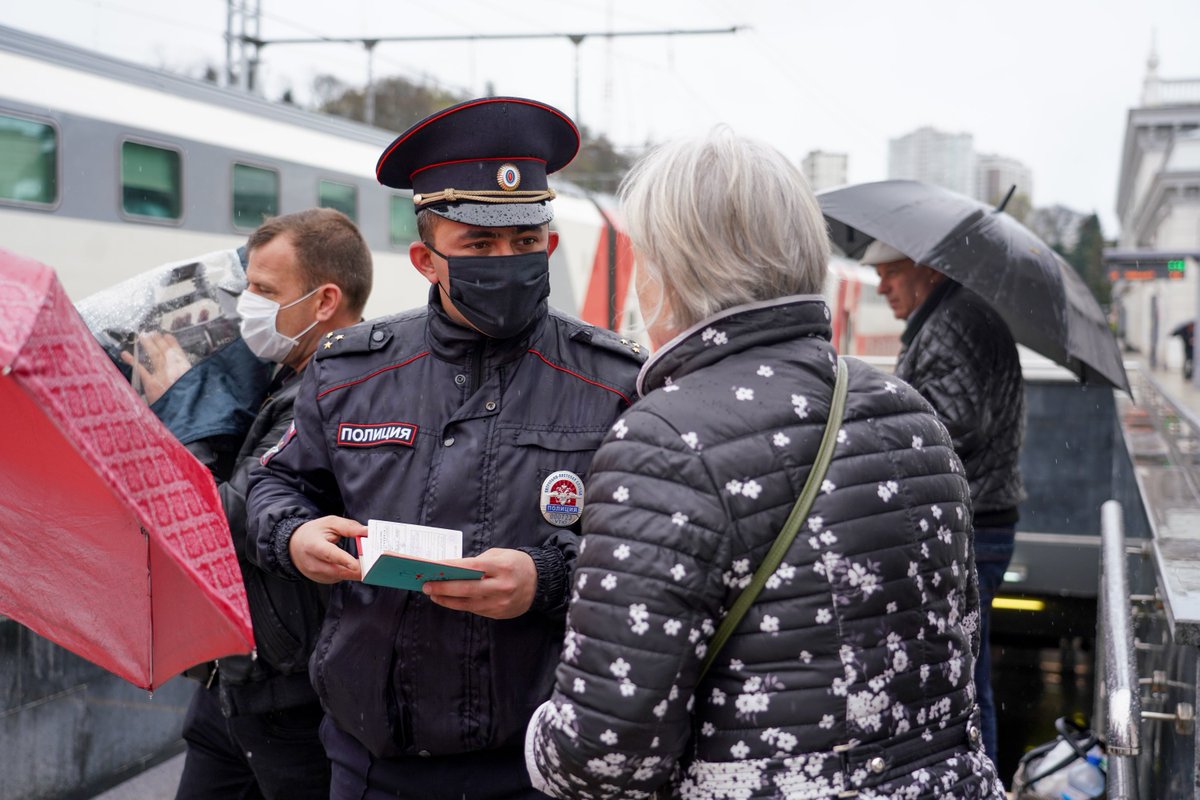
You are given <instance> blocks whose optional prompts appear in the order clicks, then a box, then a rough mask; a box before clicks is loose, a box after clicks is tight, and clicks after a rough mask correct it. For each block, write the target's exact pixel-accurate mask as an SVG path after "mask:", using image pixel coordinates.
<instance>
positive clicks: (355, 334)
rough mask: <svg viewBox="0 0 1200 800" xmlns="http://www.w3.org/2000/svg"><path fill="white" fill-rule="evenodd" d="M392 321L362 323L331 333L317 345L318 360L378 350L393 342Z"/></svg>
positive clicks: (316, 356)
mask: <svg viewBox="0 0 1200 800" xmlns="http://www.w3.org/2000/svg"><path fill="white" fill-rule="evenodd" d="M390 322H391V320H390V319H383V320H371V321H369V322H360V323H358V324H357V325H354V326H351V327H349V328H342V329H341V330H336V331H330V332H329V333H327V334H325V336H324V337H323V338H322V339H321V341H320V342H319V343H318V344H317V352H316V355H315V356H314V357H315V358H317V359H325V358H331V357H333V356H343V355H347V354H349V353H367V352H370V351H371V350H378V349H380V348H381V347H383V346H384V345H386V344H387V343H388V342H390V341H391V340H392V328H391V325H390V324H389V323H390Z"/></svg>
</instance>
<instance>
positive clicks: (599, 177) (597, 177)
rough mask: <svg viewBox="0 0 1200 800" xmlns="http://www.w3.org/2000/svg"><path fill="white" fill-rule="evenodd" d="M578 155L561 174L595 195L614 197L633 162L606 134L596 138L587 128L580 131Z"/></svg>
mask: <svg viewBox="0 0 1200 800" xmlns="http://www.w3.org/2000/svg"><path fill="white" fill-rule="evenodd" d="M579 134H580V138H581V140H582V141H581V144H580V146H579V155H577V156H575V160H574V161H572V162H571V164H570V165H569V166H568V167H567V168H566V169H564V170H563V171H562V176H563V177H564V178H565V179H567V180H569V181H571V182H572V183H574V184H576V185H577V186H582V187H583V188H585V189H589V190H591V191H593V192H604V193H607V194H613V193H615V192H616V191H617V186H618V185H620V183H621V179H622V178H624V177H625V173H626V172H628V171H629V168H630V167H631V166H633V159H632V158H630V157H629V156H627V155H623V154H621V153H619V152H618V151H617V149H616V147H615V146H614V145H613V143H612V142H610V141H609V140H608V137H607V136H605V135H604V134H603V133H601V134H599V135H598V136H596V135H593V134H592V132H591V131H590V130H588V129H587V128H586V127H585V128H582V129H581V130H580V132H579Z"/></svg>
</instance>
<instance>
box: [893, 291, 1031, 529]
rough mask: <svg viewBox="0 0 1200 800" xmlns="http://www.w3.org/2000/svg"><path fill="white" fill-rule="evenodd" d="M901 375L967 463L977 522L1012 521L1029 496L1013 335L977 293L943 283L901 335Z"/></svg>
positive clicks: (984, 524) (1022, 392)
mask: <svg viewBox="0 0 1200 800" xmlns="http://www.w3.org/2000/svg"><path fill="white" fill-rule="evenodd" d="M901 342H902V347H901V350H900V356H899V359H898V361H897V364H896V375H897V376H898V377H900V378H903V379H904V380H905V381H907V382H908V383H910V384H911V385H912V386H913V387H914V388H915V389H916V390H917V391H918V392H920V393H921V394H922V396H924V397H925V399H926V400H928V401H929V402H930V403H931V404H932V405H933V407H934V409H935V410H936V411H937V413H938V417H940V418H941V420H942V423H943V424H944V425H945V426H946V428H947V429H948V430H949V431H950V436H951V438H952V439H953V440H954V449H955V451H956V452H957V453H958V456H959V458H961V459H962V462H963V466H964V467H966V470H967V481H968V482H969V483H970V485H971V502H972V505H973V506H974V511H975V527H976V528H982V527H988V526H990V525H1003V524H1011V523H1013V522H1016V520H1017V506H1018V505H1019V504H1020V502H1021V500H1022V499H1024V492H1023V490H1022V486H1021V473H1020V466H1019V461H1020V456H1021V441H1022V439H1023V438H1024V433H1025V385H1024V382H1023V380H1022V377H1021V362H1020V360H1019V359H1018V357H1017V346H1016V344H1015V343H1014V342H1013V338H1012V334H1011V333H1010V332H1009V330H1008V326H1007V325H1005V324H1004V320H1002V319H1001V318H1000V315H999V314H997V313H996V311H995V310H994V309H993V308H992V307H991V306H990V305H988V304H987V303H986V302H985V301H984V300H983V299H982V298H980V297H979V295H977V294H975V293H974V292H972V291H970V290H969V289H966V288H964V287H963V286H961V285H960V284H958V283H956V282H954V281H952V280H949V279H947V280H944V281H942V282H941V283H939V284H938V285H937V286H936V287H934V290H933V292H932V293H930V295H929V297H927V298H926V299H925V302H924V303H922V304H921V306H920V307H919V308H918V309H917V310H916V312H914V314H913V316H912V317H911V318H910V319H909V321H908V325H907V326H906V327H905V330H904V333H903V335H902V336H901Z"/></svg>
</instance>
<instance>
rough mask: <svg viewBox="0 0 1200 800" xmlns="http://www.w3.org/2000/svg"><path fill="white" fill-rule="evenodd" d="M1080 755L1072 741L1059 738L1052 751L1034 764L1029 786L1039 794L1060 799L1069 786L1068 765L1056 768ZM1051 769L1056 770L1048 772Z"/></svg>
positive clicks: (1056, 799)
mask: <svg viewBox="0 0 1200 800" xmlns="http://www.w3.org/2000/svg"><path fill="white" fill-rule="evenodd" d="M1078 757H1079V756H1078V755H1077V754H1076V752H1075V748H1074V747H1072V746H1071V743H1070V742H1068V741H1065V740H1059V742H1058V744H1056V745H1054V747H1053V748H1051V749H1050V752H1048V753H1046V755H1044V756H1042V757H1041V758H1040V759H1039V760H1038V761H1037V763H1035V764H1034V765H1033V769H1031V770H1030V772H1031V773H1032V775H1030V776H1029V777H1028V778H1027V780H1028V783H1029V787H1030V788H1031V789H1035V790H1037V792H1038V794H1041V795H1045V796H1046V797H1053V798H1054V800H1058V796H1059V795H1060V794H1062V790H1063V789H1065V788H1066V786H1067V767H1065V766H1064V767H1062V768H1061V769H1055V768H1056V767H1058V765H1059V764H1063V763H1067V762H1070V760H1071V759H1072V758H1078ZM1051 769H1053V770H1054V771H1053V772H1049V773H1047V770H1051Z"/></svg>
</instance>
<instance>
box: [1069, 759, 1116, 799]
mask: <svg viewBox="0 0 1200 800" xmlns="http://www.w3.org/2000/svg"><path fill="white" fill-rule="evenodd" d="M1100 763H1101V756H1100V755H1099V753H1098V752H1096V751H1094V750H1093V751H1090V752H1088V754H1087V758H1086V759H1085V760H1083V761H1077V762H1076V763H1074V764H1072V765H1071V766H1070V768H1068V769H1067V771H1066V772H1067V791H1065V792H1063V793H1062V796H1063V800H1091V798H1093V797H1099V796H1100V795H1102V794H1104V784H1105V780H1104V772H1103V771H1102V770H1101V769H1100Z"/></svg>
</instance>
